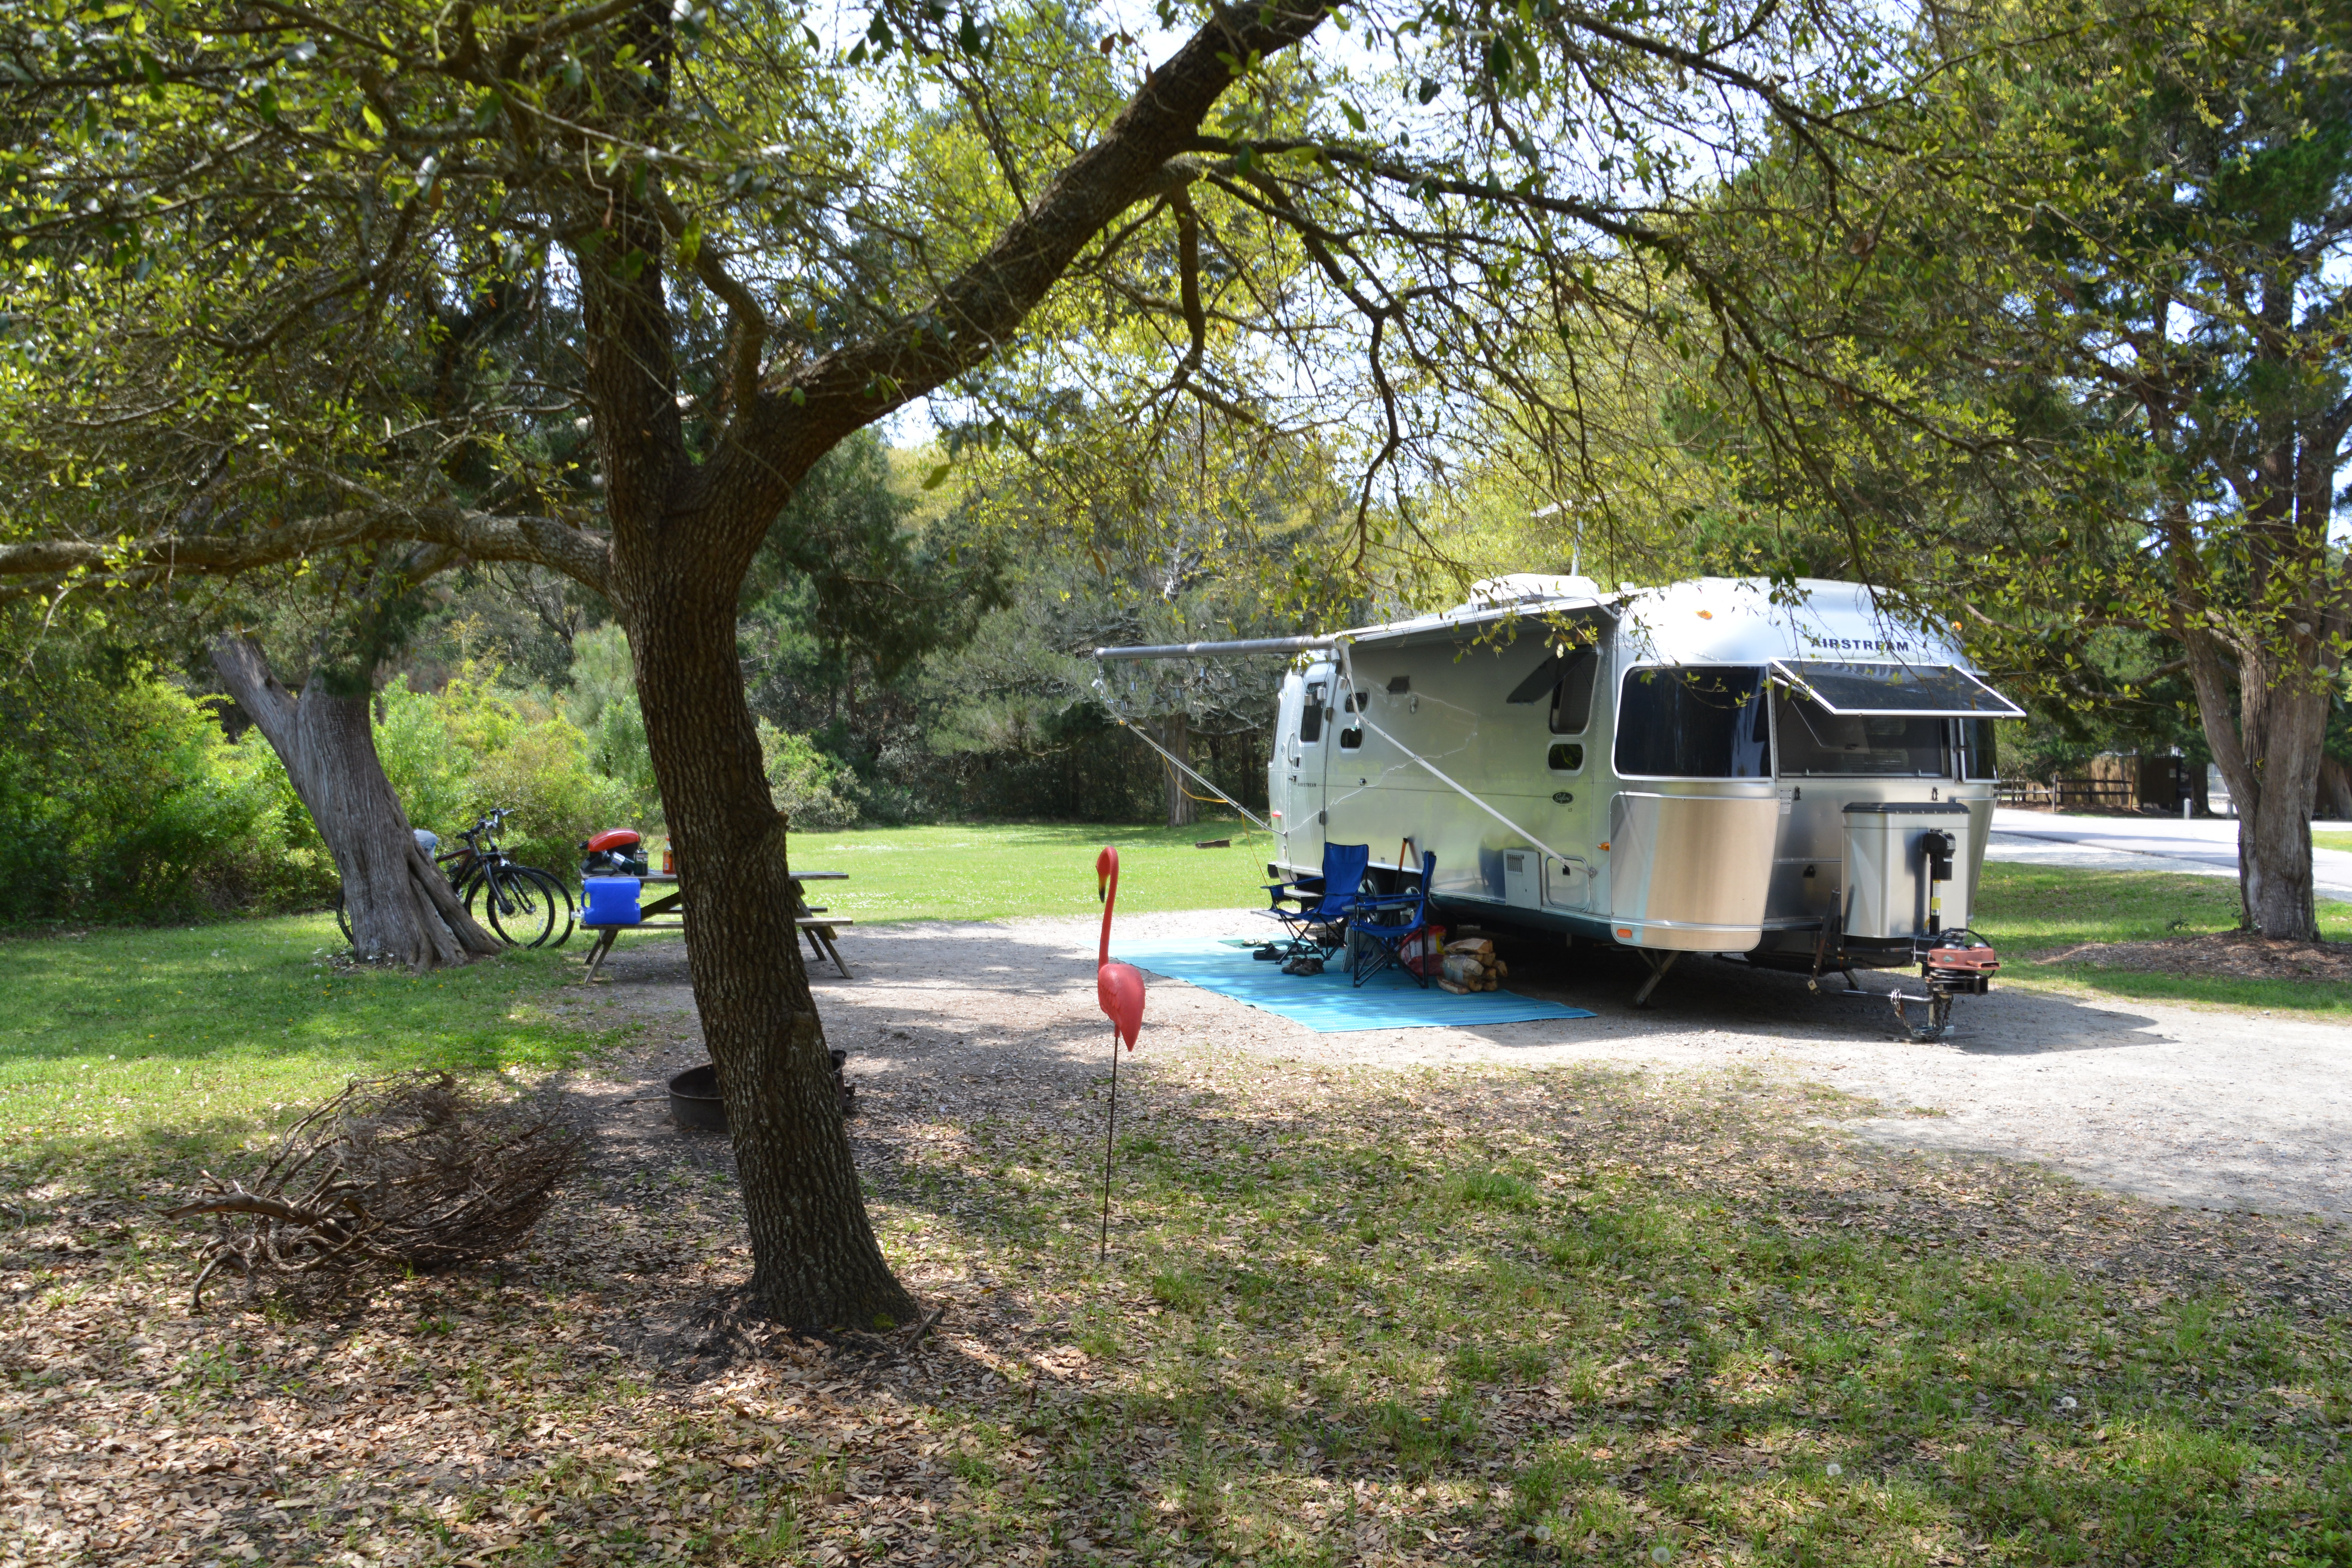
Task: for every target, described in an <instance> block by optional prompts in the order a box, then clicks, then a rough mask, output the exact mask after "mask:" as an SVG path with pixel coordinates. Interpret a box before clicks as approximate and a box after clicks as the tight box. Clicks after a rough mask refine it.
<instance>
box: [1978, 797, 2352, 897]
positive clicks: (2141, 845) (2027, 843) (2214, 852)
mask: <svg viewBox="0 0 2352 1568" xmlns="http://www.w3.org/2000/svg"><path fill="white" fill-rule="evenodd" d="M1985 858H1987V859H1988V860H2010V861H2016V862H2020V863H2023V864H2027V865H2038V866H2087V867H2092V868H2097V869H2100V870H2121V871H2184V872H2187V873H2188V874H2189V875H2190V876H2197V877H2230V878H2235V877H2236V876H2237V874H2238V824H2237V822H2236V821H2235V819H2233V818H2230V817H2218V818H2215V817H2209V818H2203V819H2200V820H2198V821H2193V822H2182V821H2179V820H2178V819H2177V818H2173V817H2163V816H2062V815H2059V814H2057V813H2053V812H2047V811H2016V810H2011V809H2008V808H2005V807H2004V808H2002V809H2000V810H1996V811H1995V812H1994V813H1993V814H1992V838H1991V841H1990V843H1989V844H1988V845H1987V846H1986V847H1985ZM2311 859H2312V877H2313V880H2314V883H2315V886H2316V887H2317V889H2318V890H2319V894H2320V896H2321V897H2322V898H2333V899H2342V900H2347V901H2352V854H2347V853H2346V852H2345V851H2343V850H2340V849H2314V850H2313V851H2312V852H2311Z"/></svg>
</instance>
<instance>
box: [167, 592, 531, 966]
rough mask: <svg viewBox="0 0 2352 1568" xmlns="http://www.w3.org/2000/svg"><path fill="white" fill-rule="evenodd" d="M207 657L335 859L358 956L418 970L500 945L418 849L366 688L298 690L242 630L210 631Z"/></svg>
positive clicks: (462, 959)
mask: <svg viewBox="0 0 2352 1568" xmlns="http://www.w3.org/2000/svg"><path fill="white" fill-rule="evenodd" d="M212 660H213V668H215V670H217V671H219V673H220V678H221V682H222V684H224V685H225V686H226V687H227V688H228V690H229V695H230V696H232V697H234V698H236V703H237V706H238V707H240V708H242V709H244V710H245V711H246V713H247V715H248V716H249V717H251V719H252V720H253V722H254V725H255V727H256V728H257V729H258V730H260V731H261V733H262V738H263V739H265V740H267V741H268V742H269V745H270V749H271V750H272V751H274V752H277V753H278V761H280V762H282V763H285V764H286V776H287V777H288V778H289V780H291V781H292V783H293V785H294V793H295V794H296V795H299V796H301V798H302V804H303V805H304V806H306V807H308V808H309V810H310V820H311V821H312V822H314V823H316V824H317V825H318V828H319V837H321V838H323V839H325V840H326V843H327V850H328V853H330V854H331V855H332V856H333V857H334V858H335V872H336V875H338V876H339V877H341V879H342V883H343V908H344V910H345V911H346V912H347V913H348V914H349V915H350V917H351V922H352V947H353V948H355V949H356V950H357V951H358V952H359V954H360V956H361V957H362V958H390V959H397V960H398V961H399V962H401V963H405V964H407V965H408V966H409V968H411V969H413V970H415V971H417V972H418V973H423V972H424V971H425V970H427V969H431V968H435V967H436V966H438V965H441V964H446V963H463V962H465V961H466V960H467V958H468V957H472V956H480V955H484V954H488V953H493V952H499V951H501V950H502V948H503V946H504V944H503V943H501V942H499V939H498V938H497V937H495V936H492V935H491V934H490V933H489V932H488V931H484V930H483V929H482V928H481V926H480V925H479V924H478V923H477V922H476V921H475V920H474V919H473V917H472V916H470V915H468V914H467V913H466V911H465V909H464V907H463V906H462V905H460V904H459V903H458V902H457V893H456V892H455V891H454V890H453V889H451V888H450V886H449V884H448V882H447V880H446V879H444V878H443V877H442V875H441V871H440V868H438V867H436V866H435V865H434V864H433V860H432V858H431V857H430V856H428V855H426V854H425V851H424V850H423V849H421V848H419V847H417V843H416V836H415V833H414V832H412V831H411V829H410V827H409V824H408V814H407V813H406V812H404V811H403V810H402V809H401V806H400V797H399V796H397V795H394V794H393V791H392V783H391V781H390V780H388V779H386V778H385V777H384V776H383V763H382V762H381V761H379V760H378V759H377V757H376V752H375V725H374V720H373V714H372V712H371V711H370V704H369V696H368V694H367V693H366V692H364V691H362V692H359V693H355V694H353V695H352V696H348V697H345V696H338V695H335V694H333V693H331V692H329V691H328V690H326V689H325V688H324V685H323V683H320V682H315V681H314V682H312V683H311V684H310V686H309V687H308V688H306V689H304V690H303V692H302V694H301V695H300V696H299V697H297V696H295V695H294V694H293V693H291V692H289V691H288V690H287V689H286V688H285V687H284V686H282V685H280V684H279V683H278V679H277V678H276V677H275V676H273V675H271V674H270V672H269V664H268V660H267V659H266V658H263V656H262V652H261V649H260V648H259V647H256V646H255V645H254V644H253V642H252V641H251V640H249V639H247V638H245V637H220V638H217V639H215V642H214V643H213V645H212Z"/></svg>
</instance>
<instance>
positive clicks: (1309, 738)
mask: <svg viewBox="0 0 2352 1568" xmlns="http://www.w3.org/2000/svg"><path fill="white" fill-rule="evenodd" d="M1298 739H1299V741H1300V742H1301V743H1302V744H1305V745H1309V746H1311V745H1314V744H1315V743H1316V742H1318V741H1320V740H1322V739H1323V683H1322V682H1321V681H1319V680H1310V681H1308V682H1307V701H1306V703H1305V705H1304V706H1302V707H1301V708H1300V709H1299V710H1298Z"/></svg>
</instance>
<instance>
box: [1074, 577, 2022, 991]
mask: <svg viewBox="0 0 2352 1568" xmlns="http://www.w3.org/2000/svg"><path fill="white" fill-rule="evenodd" d="M1481 588H1482V590H1484V591H1485V596H1484V597H1483V599H1474V601H1473V602H1472V603H1471V604H1469V605H1465V606H1463V607H1462V608H1460V609H1458V610H1454V611H1451V612H1447V613H1445V614H1443V615H1435V616H1423V617H1420V618H1418V619H1414V620H1410V621H1401V622H1396V623H1393V624H1391V625H1386V626H1366V627H1362V628H1360V629H1357V630H1353V631H1349V632H1343V633H1339V634H1335V635H1334V636H1332V637H1328V638H1323V639H1312V640H1311V641H1312V646H1310V647H1308V648H1307V651H1305V652H1300V653H1297V654H1295V655H1294V656H1293V658H1294V662H1293V668H1291V670H1290V671H1289V673H1288V675H1287V676H1286V679H1284V681H1283V684H1282V694H1281V707H1280V710H1279V712H1278V714H1277V716H1276V739H1275V744H1274V751H1273V761H1272V763H1271V764H1270V766H1269V770H1268V777H1267V795H1268V798H1269V801H1270V803H1271V807H1272V810H1271V812H1270V816H1271V818H1272V826H1273V827H1274V829H1275V833H1276V839H1275V842H1276V871H1277V872H1278V873H1280V874H1312V873H1314V872H1315V871H1317V870H1318V868H1320V866H1321V862H1322V855H1323V846H1324V845H1325V844H1326V843H1327V842H1331V843H1349V844H1369V845H1370V847H1371V851H1372V864H1373V866H1374V868H1376V875H1382V874H1385V875H1387V876H1389V877H1393V876H1394V875H1395V873H1396V872H1397V869H1398V868H1400V867H1412V868H1418V866H1419V864H1420V857H1421V855H1422V853H1423V851H1432V852H1434V853H1435V855H1436V857H1437V879H1436V886H1435V888H1434V889H1433V892H1434V895H1435V898H1436V900H1437V902H1438V903H1439V904H1440V905H1441V907H1442V908H1444V910H1445V911H1446V914H1447V915H1448V917H1450V919H1452V920H1453V921H1457V922H1458V921H1477V922H1479V923H1484V924H1491V925H1517V926H1522V927H1536V928H1548V929H1552V930H1557V931H1568V932H1570V933H1572V934H1573V935H1574V936H1576V937H1578V938H1582V939H1591V940H1593V941H1598V942H1611V943H1615V944H1619V945H1623V946H1629V947H1637V948H1648V949H1656V950H1664V951H1669V952H1723V953H1747V954H1748V955H1749V956H1750V957H1751V958H1753V959H1755V960H1756V961H1758V962H1759V963H1780V964H1784V965H1801V964H1805V963H1817V962H1818V961H1819V959H1820V956H1821V954H1822V952H1823V951H1824V949H1825V948H1826V951H1827V952H1830V953H1831V954H1832V957H1833V960H1834V958H1835V956H1836V955H1840V954H1842V955H1843V961H1844V962H1846V963H1859V964H1873V963H1885V964H1899V963H1910V962H1912V961H1913V940H1914V939H1915V938H1916V937H1917V936H1921V935H1925V934H1927V933H1928V931H1929V929H1930V923H1931V922H1930V914H1931V902H1933V903H1938V904H1939V905H1940V907H1939V908H1937V909H1936V910H1934V913H1935V914H1936V915H1937V917H1938V918H1937V921H1936V922H1935V923H1936V926H1937V929H1940V930H1947V931H1948V930H1951V929H1953V928H1955V927H1958V926H1963V925H1965V924H1967V922H1968V911H1969V908H1970V906H1971V905H1972V903H1973V901H1974V895H1975V891H1976V885H1977V880H1978V877H1979V872H1980V871H1981V868H1982V866H1983V862H1984V848H1985V839H1986V836H1987V834H1988V832H1989V831H1990V827H1991V823H1992V806H1993V799H1994V794H1995V785H1994V772H1993V745H1992V723H1991V721H1993V720H1996V719H2000V718H2015V717H2019V716H2020V710H2018V709H2017V708H2016V707H2015V706H2013V705H2012V704H2011V703H2010V702H2009V701H2008V700H2005V699H2003V698H2001V697H2000V696H1999V695H1997V694H1996V693H1994V692H1993V691H1991V690H1990V689H1988V688H1987V687H1986V686H1984V684H1983V683H1982V682H1981V681H1979V680H1978V679H1976V678H1975V676H1974V674H1973V672H1972V671H1971V670H1970V669H1969V666H1968V664H1967V661H1966V659H1965V658H1964V656H1963V655H1962V654H1961V652H1960V650H1959V649H1958V647H1957V646H1956V645H1954V644H1952V643H1950V642H1948V640H1946V639H1944V638H1941V637H1937V636H1935V635H1932V634H1925V633H1922V632H1921V631H1919V630H1918V629H1917V628H1916V627H1915V626H1909V625H1904V624H1898V623H1897V622H1895V620H1894V619H1893V618H1892V617H1891V616H1888V615H1887V614H1885V612H1883V611H1882V610H1881V609H1880V608H1879V606H1878V605H1876V604H1875V603H1874V600H1873V598H1872V596H1871V595H1870V592H1869V591H1868V590H1867V589H1866V588H1864V587H1861V586H1858V585H1856V584H1848V583H1835V582H1826V581H1807V582H1802V583H1800V584H1797V586H1796V591H1795V592H1794V593H1793V594H1789V593H1784V594H1782V595H1780V599H1779V600H1778V601H1776V598H1775V595H1774V593H1773V591H1772V589H1771V587H1770V585H1769V583H1767V582H1765V581H1763V580H1760V579H1726V578H1705V579H1700V580H1697V581H1694V582H1686V583H1677V584H1671V585H1668V586H1665V587H1662V588H1654V589H1643V590H1637V591H1632V592H1627V593H1621V594H1614V595H1604V594H1601V592H1599V591H1598V589H1597V587H1596V585H1594V584H1591V583H1589V582H1587V581H1585V580H1583V579H1578V578H1506V579H1501V580H1499V581H1498V582H1497V583H1496V584H1481ZM1104 651H1105V653H1106V655H1107V656H1117V655H1120V654H1125V655H1128V656H1130V657H1132V656H1137V655H1146V654H1155V653H1158V652H1160V650H1140V649H1135V650H1104ZM1193 651H1195V652H1208V651H1211V650H1210V649H1209V648H1206V647H1202V648H1198V649H1195V650H1193ZM1268 651H1273V650H1271V649H1269V650H1268ZM1284 651H1287V650H1284ZM1940 833H1948V834H1950V835H1951V837H1950V838H1949V839H1948V840H1936V839H1934V838H1933V837H1932V836H1934V835H1937V834H1940ZM1939 848H1940V849H1941V850H1942V851H1943V852H1944V853H1945V855H1946V859H1945V861H1944V863H1945V864H1948V866H1949V868H1950V872H1949V880H1948V881H1944V882H1937V883H1934V884H1933V885H1932V886H1931V885H1930V870H1929V866H1930V862H1931V860H1933V859H1934V853H1933V852H1934V851H1936V850H1937V849H1939Z"/></svg>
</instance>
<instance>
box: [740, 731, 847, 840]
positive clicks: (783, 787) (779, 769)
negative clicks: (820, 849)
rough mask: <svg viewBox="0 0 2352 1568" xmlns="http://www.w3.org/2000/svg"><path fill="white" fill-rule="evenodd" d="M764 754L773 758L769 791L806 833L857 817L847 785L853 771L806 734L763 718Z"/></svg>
mask: <svg viewBox="0 0 2352 1568" xmlns="http://www.w3.org/2000/svg"><path fill="white" fill-rule="evenodd" d="M760 753H761V756H763V757H764V758H766V759H767V773H768V793H769V794H770V795H771V796H772V797H773V799H774V800H775V803H776V809H777V810H779V811H781V812H782V813H784V814H785V815H786V816H789V817H790V818H791V819H792V825H793V826H794V827H796V828H799V829H800V830H802V831H803V832H812V833H823V832H825V831H828V830H829V829H833V828H837V827H847V826H849V825H850V824H852V823H854V822H856V820H857V803H856V801H854V800H852V799H851V798H850V797H849V794H848V790H847V787H846V786H848V785H850V784H854V783H855V782H856V781H855V779H854V777H853V776H851V775H850V773H849V770H848V769H846V768H845V767H843V766H842V765H841V764H840V763H836V762H835V761H834V760H833V759H832V758H831V757H828V756H826V755H825V754H824V752H820V751H818V750H817V749H816V746H815V743H814V742H812V741H810V740H809V738H808V737H807V736H805V735H795V734H793V732H792V731H789V730H779V729H777V728H776V727H775V726H774V725H773V724H771V723H770V722H768V721H766V720H765V719H762V720H761V721H760Z"/></svg>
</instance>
